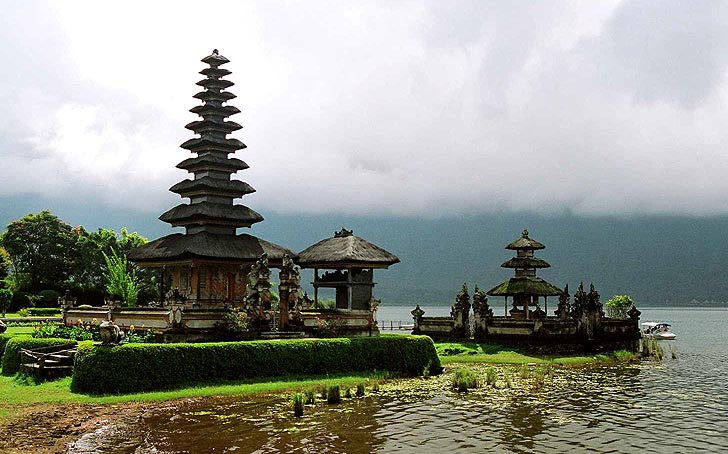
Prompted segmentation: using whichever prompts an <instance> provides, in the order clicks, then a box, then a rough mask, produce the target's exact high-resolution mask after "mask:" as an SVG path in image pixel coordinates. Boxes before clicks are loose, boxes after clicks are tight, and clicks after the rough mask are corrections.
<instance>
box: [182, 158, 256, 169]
mask: <svg viewBox="0 0 728 454" xmlns="http://www.w3.org/2000/svg"><path fill="white" fill-rule="evenodd" d="M248 167H249V166H248V164H246V163H245V161H241V160H240V159H237V158H229V159H225V158H222V157H220V156H214V155H211V154H206V155H202V156H198V157H196V158H189V159H185V160H184V161H182V162H180V163H179V164H177V168H178V169H185V170H187V171H188V172H196V171H199V170H220V171H225V172H235V171H238V170H245V169H247V168H248Z"/></svg>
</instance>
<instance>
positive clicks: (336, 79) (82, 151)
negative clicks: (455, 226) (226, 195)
mask: <svg viewBox="0 0 728 454" xmlns="http://www.w3.org/2000/svg"><path fill="white" fill-rule="evenodd" d="M0 21H2V26H0V61H2V67H3V68H4V69H3V70H2V71H0V99H1V100H2V105H3V109H2V117H3V118H2V121H0V156H1V157H2V163H3V164H2V165H1V166H0V195H2V196H14V195H28V194H40V195H42V196H45V197H79V198H83V199H84V200H85V201H87V202H88V201H89V200H91V201H97V202H98V203H99V204H106V205H107V206H109V207H114V206H117V207H120V208H130V207H133V208H138V209H139V210H143V211H149V212H150V213H154V214H155V215H157V214H159V213H161V212H163V211H166V210H167V209H168V208H170V207H171V206H173V205H175V204H177V203H179V202H180V200H179V197H178V196H177V195H175V194H172V193H170V192H168V190H167V189H168V188H169V187H170V186H172V185H173V184H175V183H176V182H178V181H180V180H182V179H184V178H187V177H188V176H187V173H186V172H185V171H183V170H179V169H176V168H175V167H174V166H175V165H176V164H177V163H178V162H180V161H182V160H183V159H186V158H188V157H190V154H189V152H187V151H185V150H183V149H181V148H179V144H181V143H182V142H184V141H185V140H187V139H189V138H191V137H192V133H191V132H190V131H188V130H186V129H184V125H185V124H187V123H188V122H190V121H193V120H195V119H196V116H195V115H194V114H192V113H190V112H189V111H188V110H189V109H190V108H192V107H193V106H195V105H197V104H198V101H197V100H196V99H194V98H192V95H194V94H195V93H196V92H197V91H199V90H198V89H199V87H198V86H196V85H195V82H197V81H198V80H200V79H201V78H202V76H200V75H199V74H198V71H200V70H202V69H203V68H204V67H206V65H204V64H203V63H201V62H200V59H201V58H203V57H205V56H206V55H208V54H209V53H210V52H211V51H212V49H213V48H218V49H219V50H220V53H221V54H222V55H224V56H226V57H227V58H228V59H230V60H231V63H230V64H228V65H227V66H226V68H228V69H230V70H231V71H233V74H232V75H230V76H228V79H229V80H231V81H233V82H234V83H235V86H233V87H232V88H231V89H230V91H232V92H233V93H235V94H236V95H237V96H238V97H237V98H236V99H234V100H233V101H232V102H231V104H232V105H234V106H236V107H238V108H240V109H241V110H242V111H243V112H242V113H241V114H238V115H235V116H234V117H232V118H231V119H232V120H234V121H236V122H238V123H240V124H242V125H243V126H244V129H243V130H241V131H238V132H237V133H235V134H234V135H233V137H235V138H238V139H240V140H242V141H243V142H245V143H246V144H247V145H248V148H247V149H246V150H243V151H240V152H238V153H237V154H236V157H238V158H240V159H243V160H244V161H246V162H247V163H248V164H249V165H250V166H251V168H250V169H249V170H245V171H241V172H238V174H237V176H236V177H237V178H239V179H242V180H244V181H247V182H248V183H250V184H251V185H252V186H253V187H255V188H256V189H257V190H258V192H257V193H255V194H253V195H250V196H246V197H245V198H244V200H243V202H244V203H245V204H247V205H248V206H250V207H252V208H254V209H255V210H258V211H260V212H262V213H266V212H271V211H273V212H280V213H296V212H307V213H310V212H333V213H348V214H351V213H366V214H377V215H390V214H394V215H408V216H410V215H415V216H426V217H432V216H434V217H439V216H450V215H457V214H462V213H467V214H471V213H489V212H493V211H504V210H505V211H510V210H532V211H536V212H539V213H562V212H564V211H569V212H574V213H577V214H582V215H595V214H596V215H599V214H617V215H631V214H656V213H657V214H662V213H666V214H675V213H680V214H689V215H709V214H728V150H727V149H726V144H728V127H727V126H728V78H727V75H728V73H727V69H728V2H711V1H699V2H692V1H679V2H671V1H667V2H662V1H643V2H634V1H621V2H620V1H605V2H596V1H574V2H568V1H548V2H535V1H528V2H525V1H524V2H504V1H493V2H487V1H482V0H476V1H472V2H469V1H441V0H435V1H430V2H428V1H413V2H404V1H402V2H399V1H383V2H375V1H361V0H358V1H351V2H345V1H338V0H337V1H331V2H314V1H306V2H273V1H260V2H229V3H227V2H213V1H206V2H199V1H198V2H191V3H189V4H187V3H184V2H180V1H174V2H171V1H170V2H157V1H155V2H150V1H143V2H135V1H124V2H98V1H95V2H81V1H74V2H60V1H59V2H38V1H22V2H5V3H4V5H3V14H2V19H0Z"/></svg>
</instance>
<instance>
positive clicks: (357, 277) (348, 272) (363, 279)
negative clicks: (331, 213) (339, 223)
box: [298, 228, 399, 311]
mask: <svg viewBox="0 0 728 454" xmlns="http://www.w3.org/2000/svg"><path fill="white" fill-rule="evenodd" d="M298 263H299V265H301V268H313V270H314V273H313V282H312V283H311V284H312V285H313V289H314V301H315V302H316V303H318V295H319V289H320V288H333V289H335V291H336V308H337V309H347V310H367V311H368V310H369V309H370V302H371V301H372V296H373V290H374V285H375V282H374V269H375V268H385V269H386V268H389V266H390V265H393V264H395V263H399V258H398V257H397V256H396V255H394V254H392V253H391V252H388V251H385V250H384V249H382V248H380V247H379V246H377V245H375V244H372V243H370V242H368V241H366V240H364V239H362V238H359V237H358V236H356V235H354V232H353V231H351V230H346V229H344V228H342V229H341V230H340V231H338V232H336V233H335V234H334V236H333V237H331V238H326V239H324V240H321V241H319V242H318V243H316V244H314V245H313V246H310V247H308V248H306V249H304V250H303V251H301V252H300V253H299V254H298ZM320 269H323V270H330V271H326V272H324V273H321V274H319V270H320Z"/></svg>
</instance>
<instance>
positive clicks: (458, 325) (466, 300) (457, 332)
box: [450, 283, 470, 338]
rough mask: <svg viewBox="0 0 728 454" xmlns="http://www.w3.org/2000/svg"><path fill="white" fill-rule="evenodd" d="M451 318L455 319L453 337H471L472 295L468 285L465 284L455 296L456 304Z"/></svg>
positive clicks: (451, 312) (452, 309) (451, 311)
mask: <svg viewBox="0 0 728 454" xmlns="http://www.w3.org/2000/svg"><path fill="white" fill-rule="evenodd" d="M450 316H451V317H452V318H454V319H455V326H454V327H453V330H452V331H453V332H452V335H453V337H465V338H469V337H470V294H468V285H467V284H465V283H463V286H462V288H461V289H460V292H458V294H457V295H456V296H455V304H454V305H453V306H452V308H451V310H450Z"/></svg>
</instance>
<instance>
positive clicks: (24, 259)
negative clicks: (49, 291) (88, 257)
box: [0, 210, 74, 292]
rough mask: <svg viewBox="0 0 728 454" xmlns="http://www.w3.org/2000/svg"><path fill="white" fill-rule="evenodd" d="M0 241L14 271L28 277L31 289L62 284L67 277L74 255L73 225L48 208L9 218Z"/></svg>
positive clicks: (34, 290) (59, 286)
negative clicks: (18, 217)
mask: <svg viewBox="0 0 728 454" xmlns="http://www.w3.org/2000/svg"><path fill="white" fill-rule="evenodd" d="M0 241H2V246H3V247H4V248H5V250H6V251H7V252H8V254H9V255H10V259H11V261H12V263H13V268H14V271H15V272H16V273H21V274H24V275H26V276H27V277H28V280H29V284H30V290H31V291H32V292H39V291H41V290H43V289H45V288H61V287H62V286H63V283H64V282H65V281H66V280H68V278H69V276H70V272H71V264H72V262H73V258H74V257H73V255H74V248H73V243H74V234H73V229H72V228H71V226H70V225H68V224H66V223H64V222H62V221H61V220H60V219H58V218H57V217H56V216H54V215H53V214H51V212H50V211H48V210H44V211H41V212H40V213H38V214H29V215H27V216H25V217H23V218H22V219H19V220H17V221H12V222H11V223H10V224H9V225H8V228H7V230H6V231H5V232H4V233H3V234H2V237H0Z"/></svg>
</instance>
